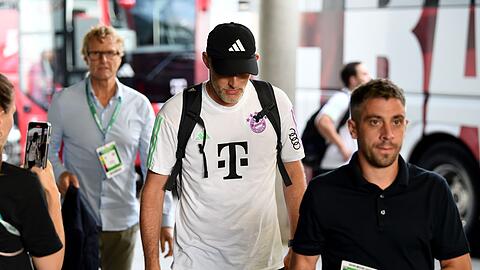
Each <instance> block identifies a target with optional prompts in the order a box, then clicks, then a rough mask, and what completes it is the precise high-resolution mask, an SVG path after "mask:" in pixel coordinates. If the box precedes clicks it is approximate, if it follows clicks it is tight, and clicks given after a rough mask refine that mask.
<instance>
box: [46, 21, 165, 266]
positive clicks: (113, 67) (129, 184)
mask: <svg viewBox="0 0 480 270" xmlns="http://www.w3.org/2000/svg"><path fill="white" fill-rule="evenodd" d="M82 54H83V57H84V60H85V62H86V64H87V66H88V69H89V74H88V77H87V78H86V79H84V80H82V81H81V82H79V83H77V84H75V85H72V86H70V87H68V88H66V89H64V90H62V91H60V92H57V93H55V95H54V97H53V99H52V103H51V104H50V108H49V110H48V121H50V122H51V124H52V137H51V147H50V155H49V156H50V160H51V162H52V164H53V167H54V170H55V175H56V177H57V184H58V187H59V190H60V192H61V193H62V195H65V193H66V191H67V189H68V187H69V186H71V185H73V186H74V187H76V188H79V189H80V191H82V193H83V195H84V196H85V198H86V201H87V203H88V204H89V206H90V207H91V208H92V209H93V212H94V215H95V216H96V218H97V220H98V221H97V222H98V224H97V225H98V226H99V227H100V228H101V232H100V237H99V238H100V239H99V248H100V258H101V268H102V269H104V270H110V269H114V270H123V269H124V270H129V269H131V265H132V260H133V254H134V247H135V242H136V237H137V231H138V219H139V204H138V200H137V198H136V185H135V184H136V180H137V174H136V172H135V159H136V157H137V152H138V153H139V154H140V160H141V167H142V173H143V175H144V176H145V175H146V167H145V162H146V158H147V153H148V144H149V140H150V135H151V132H152V127H153V122H154V113H153V108H152V106H151V104H150V102H149V101H148V99H147V98H146V97H145V96H144V95H142V94H141V93H139V92H137V91H136V90H134V89H132V88H129V87H127V86H125V85H124V84H122V83H120V81H118V79H117V77H116V75H117V71H118V68H119V66H120V63H121V59H122V56H123V54H124V47H123V39H122V38H121V37H120V36H119V35H118V34H117V33H116V32H115V30H114V29H113V28H112V27H107V26H97V27H93V28H92V29H91V30H90V31H89V32H88V33H87V34H86V35H85V37H84V40H83V47H82ZM73 120H74V121H73ZM62 142H63V162H62V161H61V160H60V158H59V152H60V148H61V145H62ZM167 209H168V206H167ZM171 216H172V215H168V214H167V215H166V216H165V217H166V219H165V222H164V223H163V224H164V228H163V229H162V233H165V234H166V235H167V239H171V238H172V236H171V227H172V226H173V219H172V218H170V219H169V220H167V219H168V218H169V217H171ZM159 230H160V228H159ZM171 248H172V247H171V246H170V249H171Z"/></svg>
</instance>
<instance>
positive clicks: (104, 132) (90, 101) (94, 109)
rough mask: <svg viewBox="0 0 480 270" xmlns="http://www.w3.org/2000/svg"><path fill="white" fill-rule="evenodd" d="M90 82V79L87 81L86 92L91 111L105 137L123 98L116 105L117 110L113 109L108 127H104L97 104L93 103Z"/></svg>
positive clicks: (115, 117)
mask: <svg viewBox="0 0 480 270" xmlns="http://www.w3.org/2000/svg"><path fill="white" fill-rule="evenodd" d="M88 84H89V83H88V81H86V82H85V94H86V95H87V103H88V107H89V108H90V113H92V116H93V120H95V123H96V124H97V127H98V129H99V130H100V132H101V133H102V134H103V138H105V136H107V132H108V131H109V130H110V128H112V126H113V123H114V122H115V120H116V119H117V116H118V113H119V112H120V103H121V101H122V99H120V98H119V99H118V102H117V104H116V105H115V110H114V111H113V115H112V118H110V121H109V122H108V125H107V127H106V128H103V126H102V123H101V122H100V118H99V117H98V114H97V109H96V108H95V105H94V104H93V101H92V99H91V97H90V93H89V91H88ZM117 91H118V90H117Z"/></svg>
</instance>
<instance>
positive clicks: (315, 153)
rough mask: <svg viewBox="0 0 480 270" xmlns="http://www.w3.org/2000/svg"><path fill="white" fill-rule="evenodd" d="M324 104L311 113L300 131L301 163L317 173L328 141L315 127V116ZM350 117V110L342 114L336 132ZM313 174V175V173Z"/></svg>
mask: <svg viewBox="0 0 480 270" xmlns="http://www.w3.org/2000/svg"><path fill="white" fill-rule="evenodd" d="M323 106H324V105H322V106H320V108H319V109H318V110H317V111H315V112H314V113H313V115H312V116H311V117H310V119H308V121H307V124H306V125H305V129H304V130H303V133H302V144H303V149H304V151H305V157H304V158H303V159H302V162H303V164H305V165H308V166H310V167H312V168H313V171H314V172H316V173H318V170H319V169H320V164H321V163H322V160H323V157H324V156H325V152H326V151H327V146H328V143H327V141H326V140H325V138H324V137H323V136H322V134H320V132H318V129H317V127H316V126H315V118H316V117H317V114H318V113H319V112H320V110H321V109H322V108H323ZM349 117H350V112H349V110H347V111H346V112H345V114H344V115H343V118H342V120H341V121H340V123H339V124H338V126H337V132H338V131H339V130H340V128H341V127H342V126H343V125H345V123H346V122H347V120H348V118H349ZM316 173H314V174H316ZM314 176H315V175H314Z"/></svg>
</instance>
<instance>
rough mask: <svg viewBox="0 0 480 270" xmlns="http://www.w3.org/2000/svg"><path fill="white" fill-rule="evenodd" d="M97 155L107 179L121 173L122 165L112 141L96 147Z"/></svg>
mask: <svg viewBox="0 0 480 270" xmlns="http://www.w3.org/2000/svg"><path fill="white" fill-rule="evenodd" d="M97 155H98V159H99V160H100V163H101V164H102V168H103V170H104V171H105V175H106V176H107V178H112V177H114V176H115V175H117V174H119V173H121V172H122V171H123V163H122V160H121V159H120V155H119V154H118V150H117V145H116V144H115V142H114V141H113V142H109V143H107V144H105V145H103V146H100V147H98V148H97Z"/></svg>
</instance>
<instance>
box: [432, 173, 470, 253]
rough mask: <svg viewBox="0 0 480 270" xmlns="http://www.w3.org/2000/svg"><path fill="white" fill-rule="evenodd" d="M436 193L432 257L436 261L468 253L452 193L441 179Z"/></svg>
mask: <svg viewBox="0 0 480 270" xmlns="http://www.w3.org/2000/svg"><path fill="white" fill-rule="evenodd" d="M437 191H438V193H439V194H440V196H439V198H438V200H436V201H437V202H438V204H436V206H437V207H436V209H435V223H434V235H433V241H432V248H433V256H434V257H435V258H436V259H438V260H446V259H452V258H455V257H458V256H461V255H464V254H466V253H468V252H469V247H468V242H467V239H466V236H465V233H464V231H463V226H462V222H461V220H460V215H459V213H458V209H457V206H456V204H455V202H454V200H453V197H452V193H451V192H450V189H449V187H448V185H447V182H446V181H445V180H444V179H443V178H442V179H441V180H440V184H439V187H438V189H437Z"/></svg>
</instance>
